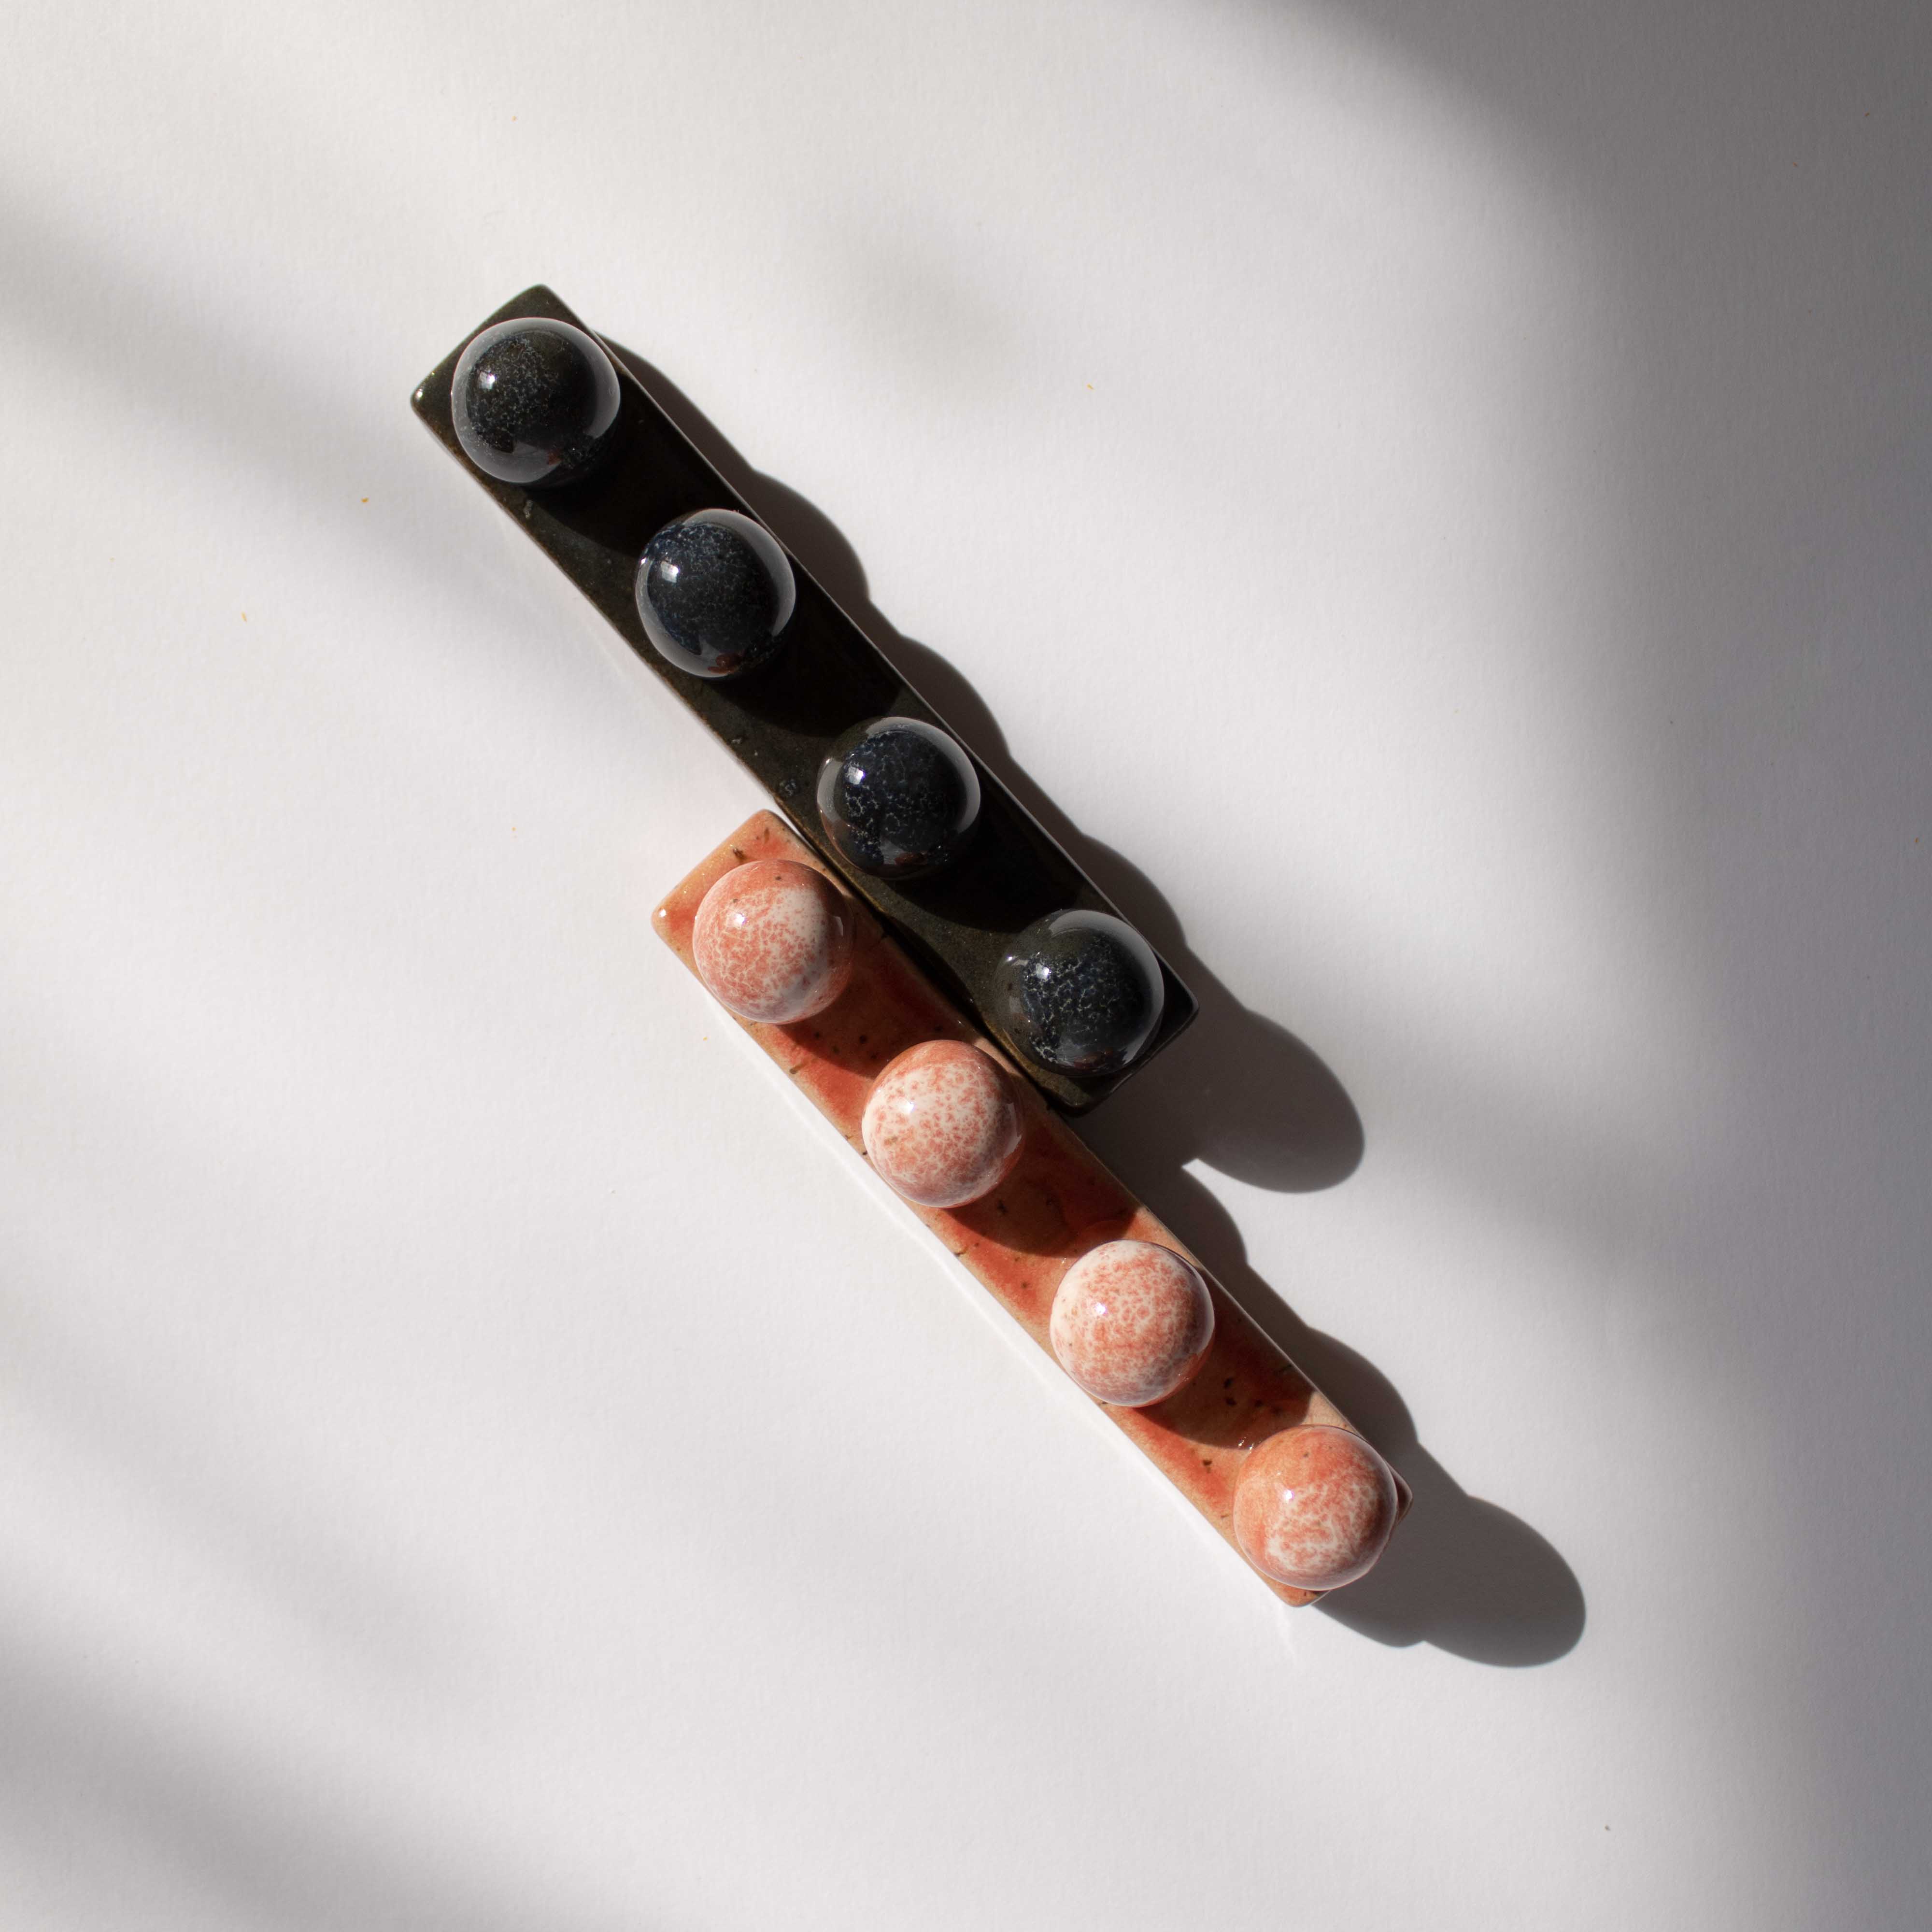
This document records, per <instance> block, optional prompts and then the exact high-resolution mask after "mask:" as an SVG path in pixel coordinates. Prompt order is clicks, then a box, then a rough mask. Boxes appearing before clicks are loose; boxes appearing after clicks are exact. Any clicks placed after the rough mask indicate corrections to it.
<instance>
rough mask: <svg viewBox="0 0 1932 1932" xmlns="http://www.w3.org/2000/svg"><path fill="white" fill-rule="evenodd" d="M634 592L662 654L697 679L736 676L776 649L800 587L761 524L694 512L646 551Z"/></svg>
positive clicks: (724, 513) (722, 513)
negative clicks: (697, 677) (635, 591)
mask: <svg viewBox="0 0 1932 1932" xmlns="http://www.w3.org/2000/svg"><path fill="white" fill-rule="evenodd" d="M797 601H798V583H797V580H796V578H795V577H793V575H792V571H791V563H790V559H788V558H787V556H786V555H785V553H784V550H783V548H782V547H781V546H780V544H779V543H778V538H776V537H775V536H773V535H772V533H771V532H770V531H769V530H768V529H766V528H765V526H764V525H763V523H759V522H757V521H756V520H754V518H752V517H747V516H745V515H743V514H741V513H740V512H739V511H736V510H694V511H692V512H691V514H690V515H689V516H687V517H675V518H673V520H672V521H670V523H667V524H665V525H664V528H663V529H661V530H660V531H658V533H657V535H655V536H654V537H653V538H652V539H651V540H650V541H649V543H648V544H646V545H645V546H644V554H643V559H642V560H641V561H640V562H639V564H638V565H637V615H638V616H639V617H640V618H641V619H643V626H644V634H645V635H646V637H649V639H650V640H651V642H652V644H653V645H654V646H655V647H656V649H657V652H658V655H659V656H660V657H662V658H664V659H665V660H666V661H667V662H669V663H671V664H676V666H677V667H678V669H679V670H688V671H690V672H691V673H694V675H695V676H699V677H736V676H738V675H739V673H741V672H743V671H748V670H755V669H756V668H757V666H758V665H760V664H763V663H764V662H766V661H767V660H768V659H769V658H771V657H772V655H774V654H775V652H776V651H777V649H778V645H779V643H780V642H781V639H782V637H783V634H784V627H785V626H786V625H787V624H788V623H789V622H790V621H791V613H792V610H793V606H794V605H795V604H796V603H797Z"/></svg>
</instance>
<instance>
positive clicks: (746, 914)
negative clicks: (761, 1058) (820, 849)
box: [691, 859, 855, 1025]
mask: <svg viewBox="0 0 1932 1932" xmlns="http://www.w3.org/2000/svg"><path fill="white" fill-rule="evenodd" d="M854 910H855V908H854V907H853V904H852V901H851V900H850V898H849V897H848V896H847V895H846V894H845V893H844V892H841V891H840V890H839V889H838V886H835V884H833V883H832V881H831V880H829V878H827V877H826V875H825V874H823V872H821V871H819V870H818V869H817V867H816V866H812V865H799V863H798V862H796V860H795V859H754V860H752V862H751V863H750V864H749V865H740V866H739V867H738V868H736V870H735V871H730V872H727V873H726V874H725V875H724V877H722V878H721V879H720V880H718V883H716V884H715V886H712V888H711V889H710V890H709V892H706V894H705V895H704V901H703V904H701V905H700V906H699V907H698V909H697V920H696V922H695V924H694V926H693V928H692V932H691V953H692V959H693V962H694V965H695V966H696V968H697V977H699V978H700V980H703V982H704V984H705V986H706V989H708V990H709V992H710V993H711V994H712V996H713V997H714V998H716V999H718V1000H719V1001H722V1002H723V1003H724V1005H726V1006H727V1007H730V1010H731V1011H732V1012H733V1013H736V1015H737V1016H738V1017H739V1019H747V1020H770V1021H774V1022H778V1023H779V1024H781V1025H782V1024H783V1023H784V1022H787V1021H790V1020H802V1019H810V1018H811V1016H812V1015H813V1014H814V1013H823V1011H824V1010H825V1009H826V1007H829V1006H830V1005H831V1004H832V1001H835V999H837V998H838V996H839V995H840V994H841V993H842V992H844V990H845V983H846V982H847V980H849V979H850V977H852V940H853V931H854V925H853V913H854Z"/></svg>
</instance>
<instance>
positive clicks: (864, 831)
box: [817, 718, 980, 879]
mask: <svg viewBox="0 0 1932 1932" xmlns="http://www.w3.org/2000/svg"><path fill="white" fill-rule="evenodd" d="M817 803H818V816H819V820H820V823H821V824H823V826H824V827H825V833H826V837H827V838H829V839H830V840H831V841H832V844H835V846H837V847H838V850H840V852H841V853H843V854H844V856H845V857H847V859H850V861H851V862H852V863H853V865H856V866H857V867H858V868H859V870H860V871H863V872H869V873H871V874H872V875H873V876H874V877H877V878H882V879H919V878H924V877H927V876H928V875H929V874H932V873H933V872H938V871H944V869H945V868H947V866H948V865H954V864H956V863H957V862H959V859H960V857H961V856H962V854H963V853H965V850H966V848H967V847H968V844H970V843H971V839H972V836H973V832H974V827H975V826H977V824H978V823H979V822H980V778H979V774H978V773H977V772H976V771H974V769H973V761H972V760H971V758H969V757H968V756H967V755H966V754H965V751H963V750H962V748H961V747H960V745H959V742H958V740H957V739H955V738H954V737H953V735H952V734H951V733H950V732H947V731H942V730H940V728H939V727H938V725H936V724H927V723H926V721H924V720H923V719H922V718H874V719H873V720H872V721H871V723H869V724H862V725H860V726H859V727H858V728H857V729H856V730H853V731H850V732H848V733H847V734H846V735H845V736H844V738H842V739H841V740H840V741H839V743H838V747H837V748H836V749H835V751H833V752H832V755H831V756H830V757H828V758H827V759H826V761H825V763H824V764H823V766H821V767H820V771H819V774H818V786H817Z"/></svg>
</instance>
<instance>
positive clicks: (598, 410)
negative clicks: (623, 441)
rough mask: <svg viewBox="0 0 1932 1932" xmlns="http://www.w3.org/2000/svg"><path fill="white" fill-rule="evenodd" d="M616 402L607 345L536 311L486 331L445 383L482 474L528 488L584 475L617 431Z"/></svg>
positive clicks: (462, 439) (460, 434)
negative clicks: (545, 319)
mask: <svg viewBox="0 0 1932 1932" xmlns="http://www.w3.org/2000/svg"><path fill="white" fill-rule="evenodd" d="M618 401H619V392H618V388H617V372H616V370H615V369H614V368H613V367H612V366H611V362H610V357H609V356H607V355H606V354H605V353H604V348H603V345H602V344H601V343H598V342H594V341H592V340H591V338H589V336H587V335H585V334H584V332H583V330H582V329H573V328H571V326H570V324H569V323H567V322H547V321H543V320H538V319H537V318H535V317H529V318H526V319H521V320H515V321H511V322H499V323H496V325H495V326H493V327H492V328H489V329H484V331H483V332H482V334H481V335H478V337H477V338H475V340H474V341H472V342H471V344H469V347H467V348H466V349H465V350H463V353H462V355H461V356H460V357H458V360H457V364H456V374H455V376H454V377H452V379H451V381H450V386H449V407H450V414H451V416H452V419H453V420H454V422H455V427H456V440H457V441H458V442H459V443H461V444H462V446H463V454H464V455H466V456H467V457H468V458H469V460H470V461H471V462H472V463H475V466H477V468H478V469H480V470H481V471H482V472H483V473H484V475H486V476H493V477H495V478H496V480H497V481H498V482H499V483H520V484H522V485H523V487H524V488H526V489H538V488H541V487H544V486H545V485H547V484H553V483H574V482H575V481H577V478H579V477H580V476H584V475H588V474H589V472H590V471H591V470H592V469H593V468H594V467H595V466H596V463H597V462H598V459H599V458H601V456H602V455H603V454H604V451H605V450H606V449H607V448H608V447H609V446H610V440H611V437H613V434H615V432H616V427H617V404H618Z"/></svg>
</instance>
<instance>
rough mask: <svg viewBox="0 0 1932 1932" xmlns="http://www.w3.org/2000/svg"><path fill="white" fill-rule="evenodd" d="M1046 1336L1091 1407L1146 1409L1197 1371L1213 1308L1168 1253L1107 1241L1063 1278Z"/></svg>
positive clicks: (1186, 1268)
mask: <svg viewBox="0 0 1932 1932" xmlns="http://www.w3.org/2000/svg"><path fill="white" fill-rule="evenodd" d="M1047 1332H1048V1336H1049V1340H1051V1341H1052V1344H1053V1352H1054V1354H1055V1355H1056V1356H1057V1357H1058V1358H1059V1361H1060V1366H1061V1367H1062V1368H1063V1369H1064V1370H1066V1371H1067V1373H1068V1374H1069V1375H1070V1376H1072V1377H1073V1379H1074V1380H1075V1381H1076V1382H1078V1383H1079V1385H1080V1386H1081V1387H1082V1388H1083V1389H1085V1391H1087V1393H1088V1394H1089V1395H1091V1397H1093V1398H1094V1400H1095V1401H1096V1402H1106V1403H1115V1404H1117V1405H1119V1406H1123V1407H1125V1408H1128V1409H1145V1407H1146V1406H1147V1405H1148V1403H1154V1402H1164V1401H1166V1399H1167V1398H1168V1397H1169V1396H1171V1395H1172V1394H1174V1392H1175V1391H1176V1390H1177V1389H1178V1388H1180V1387H1181V1385H1182V1384H1183V1383H1184V1382H1187V1380H1188V1379H1189V1378H1190V1376H1193V1373H1194V1372H1195V1370H1196V1369H1198V1368H1199V1367H1200V1366H1201V1361H1202V1357H1203V1356H1205V1355H1206V1354H1207V1352H1208V1343H1210V1342H1211V1341H1212V1340H1213V1339H1214V1300H1213V1298H1212V1297H1211V1296H1210V1295H1209V1294H1208V1284H1207V1283H1205V1281H1203V1280H1202V1278H1201V1275H1200V1272H1199V1270H1198V1269H1196V1268H1195V1267H1194V1266H1193V1265H1192V1264H1191V1263H1190V1262H1184V1261H1183V1260H1182V1259H1181V1257H1180V1256H1178V1254H1176V1253H1175V1252H1174V1251H1173V1250H1172V1249H1171V1248H1160V1247H1155V1246H1154V1244H1153V1243H1152V1242H1151V1241H1105V1242H1103V1243H1102V1244H1101V1245H1100V1247H1097V1248H1094V1249H1093V1250H1090V1251H1089V1252H1088V1253H1086V1254H1084V1255H1082V1256H1081V1257H1080V1259H1079V1260H1078V1261H1077V1262H1075V1263H1074V1264H1073V1266H1072V1267H1071V1268H1069V1269H1068V1270H1067V1275H1066V1278H1065V1280H1063V1281H1062V1282H1061V1284H1060V1287H1059V1289H1058V1292H1056V1293H1055V1295H1054V1298H1053V1314H1052V1319H1051V1320H1050V1321H1049V1324H1048V1330H1047Z"/></svg>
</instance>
